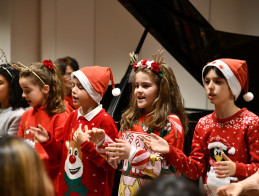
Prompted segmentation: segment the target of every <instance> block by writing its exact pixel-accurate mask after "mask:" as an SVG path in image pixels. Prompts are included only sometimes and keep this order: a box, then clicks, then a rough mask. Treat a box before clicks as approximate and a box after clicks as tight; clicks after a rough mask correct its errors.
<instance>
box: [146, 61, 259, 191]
mask: <svg viewBox="0 0 259 196" xmlns="http://www.w3.org/2000/svg"><path fill="white" fill-rule="evenodd" d="M202 76H203V84H204V88H205V90H206V93H207V96H208V98H209V100H210V102H211V103H212V104H214V106H215V111H214V112H213V113H212V114H209V115H207V116H205V117H203V118H201V119H200V120H199V122H198V124H197V126H196V128H195V132H194V136H193V141H192V151H191V153H190V155H189V157H186V156H185V155H184V153H183V152H181V151H179V150H178V149H176V148H175V147H173V146H170V145H168V143H167V142H166V141H165V140H163V138H160V137H156V136H154V137H155V138H156V139H149V138H145V139H144V140H145V144H146V146H147V147H148V148H149V149H152V150H154V151H156V152H160V153H163V154H164V157H166V158H167V159H168V160H169V161H170V163H171V164H172V165H173V166H174V167H175V168H177V169H179V170H180V171H181V172H182V173H183V174H184V175H186V176H188V177H189V178H191V179H193V180H196V179H198V178H199V177H200V176H202V178H203V183H204V188H205V191H206V193H207V195H217V193H216V189H217V188H218V187H221V186H224V185H226V184H229V183H230V182H236V181H240V180H243V179H245V178H247V177H248V176H251V175H252V174H254V173H255V172H256V171H257V170H258V166H259V156H258V153H259V151H258V149H259V143H258V137H259V133H258V131H259V118H258V116H257V115H255V114H253V113H252V112H250V111H248V110H247V109H246V108H239V107H237V106H236V105H235V100H236V99H237V98H238V96H239V95H240V93H241V90H242V89H244V91H245V94H244V96H243V98H244V99H245V100H246V101H250V100H252V99H253V94H252V93H250V92H248V68H247V64H246V62H245V61H243V60H236V59H218V60H215V61H213V62H210V63H208V64H207V65H206V66H205V67H204V68H203V70H202Z"/></svg>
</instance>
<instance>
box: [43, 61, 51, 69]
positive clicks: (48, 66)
mask: <svg viewBox="0 0 259 196" xmlns="http://www.w3.org/2000/svg"><path fill="white" fill-rule="evenodd" d="M42 63H43V64H44V65H45V66H46V67H47V68H48V69H49V70H53V63H52V61H50V60H44V61H43V62H42Z"/></svg>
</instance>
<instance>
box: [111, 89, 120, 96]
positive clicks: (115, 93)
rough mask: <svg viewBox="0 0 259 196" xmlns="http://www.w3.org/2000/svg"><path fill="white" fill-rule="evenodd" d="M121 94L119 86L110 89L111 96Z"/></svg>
mask: <svg viewBox="0 0 259 196" xmlns="http://www.w3.org/2000/svg"><path fill="white" fill-rule="evenodd" d="M120 94H121V90H120V89H119V88H115V89H113V90H112V95H113V96H119V95H120Z"/></svg>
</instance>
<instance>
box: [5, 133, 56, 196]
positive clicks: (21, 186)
mask: <svg viewBox="0 0 259 196" xmlns="http://www.w3.org/2000/svg"><path fill="white" fill-rule="evenodd" d="M0 190H1V195H2V196H54V189H53V185H52V182H51V180H50V179H49V177H48V175H47V172H46V170H45V167H44V165H43V162H42V160H41V159H40V158H39V156H38V154H37V152H36V151H35V150H34V149H33V148H32V147H31V146H29V145H28V144H27V143H26V142H25V141H24V140H23V139H21V138H17V137H15V136H3V137H2V138H0Z"/></svg>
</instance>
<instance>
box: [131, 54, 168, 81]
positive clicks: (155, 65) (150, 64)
mask: <svg viewBox="0 0 259 196" xmlns="http://www.w3.org/2000/svg"><path fill="white" fill-rule="evenodd" d="M163 52H164V51H163V50H161V51H160V50H158V53H157V54H155V55H154V54H153V55H152V57H153V61H149V60H146V59H145V60H141V61H139V62H137V61H138V55H137V54H134V52H132V53H130V54H129V55H130V57H131V63H130V65H131V66H133V69H134V70H135V72H136V71H137V70H138V68H140V67H146V68H148V69H150V70H151V71H153V72H154V73H155V74H156V75H159V76H160V77H163V72H162V71H161V70H160V66H159V65H161V64H163V63H164V62H163V60H164V57H163V56H162V54H163Z"/></svg>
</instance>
